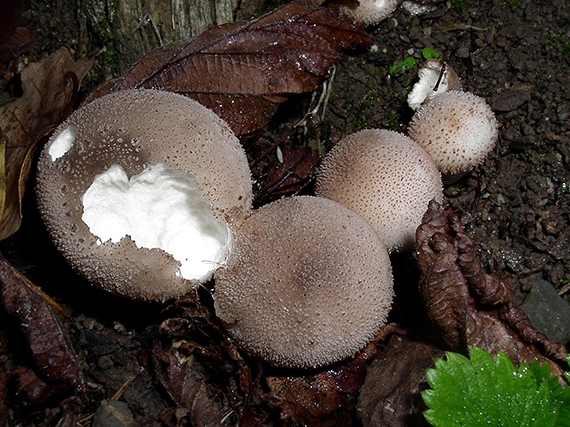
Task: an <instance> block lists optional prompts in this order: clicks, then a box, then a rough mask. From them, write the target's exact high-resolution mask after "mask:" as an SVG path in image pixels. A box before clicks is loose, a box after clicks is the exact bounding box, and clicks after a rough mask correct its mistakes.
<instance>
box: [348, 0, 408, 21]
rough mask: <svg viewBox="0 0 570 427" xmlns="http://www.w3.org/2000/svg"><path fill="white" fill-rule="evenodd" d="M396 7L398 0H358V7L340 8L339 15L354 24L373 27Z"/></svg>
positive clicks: (351, 5)
mask: <svg viewBox="0 0 570 427" xmlns="http://www.w3.org/2000/svg"><path fill="white" fill-rule="evenodd" d="M396 7H398V0H359V4H358V6H356V5H353V4H350V5H343V6H342V7H341V13H343V14H345V15H346V16H349V17H350V18H351V19H353V20H354V21H355V22H358V23H362V24H364V25H375V24H379V23H380V22H381V21H383V20H384V19H386V18H387V17H388V16H390V15H391V14H392V13H393V12H394V11H395V10H396Z"/></svg>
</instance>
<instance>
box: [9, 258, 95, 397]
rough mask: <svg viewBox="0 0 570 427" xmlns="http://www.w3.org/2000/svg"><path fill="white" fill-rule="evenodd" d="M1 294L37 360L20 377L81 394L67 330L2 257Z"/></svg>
mask: <svg viewBox="0 0 570 427" xmlns="http://www.w3.org/2000/svg"><path fill="white" fill-rule="evenodd" d="M0 297H1V298H2V302H3V305H4V307H5V309H6V312H7V313H8V314H9V315H11V316H13V317H14V318H16V319H17V320H18V323H19V325H20V329H21V330H22V332H23V333H24V335H25V336H26V339H27V341H28V345H29V347H30V350H31V353H32V355H33V357H34V360H35V362H36V369H35V370H34V372H31V371H28V370H27V369H24V370H23V371H22V372H21V375H19V377H20V379H21V380H22V381H26V382H32V383H35V384H37V386H39V384H40V382H43V381H44V380H45V381H46V384H45V387H50V386H53V387H55V388H57V389H58V390H59V389H62V390H61V391H63V389H66V390H65V391H67V392H71V393H74V394H76V395H79V396H83V395H84V393H85V378H84V377H83V373H82V371H81V369H80V367H79V362H78V361H77V356H76V354H75V351H74V349H73V347H72V345H71V341H70V339H69V337H68V335H67V332H66V331H65V330H64V329H63V328H62V326H61V324H60V322H59V320H58V319H57V317H56V316H55V314H54V312H53V310H52V307H51V306H50V305H49V303H48V302H47V301H46V299H45V298H44V297H43V296H42V295H41V294H40V292H39V291H38V290H37V289H36V287H35V286H34V285H33V284H31V283H30V282H29V281H28V280H27V279H26V278H25V277H24V276H23V275H22V274H21V273H20V272H19V271H18V270H16V269H15V268H14V267H12V266H11V265H10V264H9V263H8V262H7V261H6V260H5V259H4V258H3V257H1V256H0ZM40 377H41V378H40ZM25 378H26V379H25ZM37 386H36V388H37ZM22 388H23V389H25V388H26V387H25V386H23V387H22ZM32 388H34V387H32ZM48 394H49V391H46V395H48Z"/></svg>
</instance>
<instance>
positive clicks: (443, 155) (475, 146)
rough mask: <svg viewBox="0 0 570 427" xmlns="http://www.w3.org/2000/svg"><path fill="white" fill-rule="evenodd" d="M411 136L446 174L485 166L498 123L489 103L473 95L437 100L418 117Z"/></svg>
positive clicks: (456, 94) (455, 94) (451, 93)
mask: <svg viewBox="0 0 570 427" xmlns="http://www.w3.org/2000/svg"><path fill="white" fill-rule="evenodd" d="M408 134H409V135H410V137H411V138H412V139H414V140H415V141H417V143H418V144H419V145H421V146H422V147H423V148H424V150H426V152H427V153H428V154H429V155H430V156H431V157H432V158H433V159H434V161H435V163H436V164H437V166H438V168H439V170H440V171H441V172H442V173H443V174H457V173H460V172H466V171H468V170H470V169H472V168H474V167H475V166H477V165H479V164H481V163H482V162H483V160H484V159H485V158H486V157H487V155H488V154H489V153H490V152H491V151H492V150H493V148H494V146H495V142H496V141H497V138H498V135H499V130H498V123H497V119H496V118H495V115H494V114H493V111H492V110H491V107H490V106H489V105H488V104H487V103H486V102H485V100H484V99H483V98H481V97H479V96H476V95H474V94H472V93H469V92H461V91H449V92H446V93H443V94H441V95H438V96H436V97H434V98H433V99H432V100H430V101H429V102H427V103H426V104H424V105H422V107H421V108H420V109H418V111H417V112H416V113H415V114H414V116H413V117H412V120H411V121H410V125H409V127H408Z"/></svg>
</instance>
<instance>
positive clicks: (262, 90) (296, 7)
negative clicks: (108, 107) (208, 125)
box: [115, 0, 371, 135]
mask: <svg viewBox="0 0 570 427" xmlns="http://www.w3.org/2000/svg"><path fill="white" fill-rule="evenodd" d="M321 3H322V1H321V0H298V1H294V2H291V3H289V4H287V5H285V6H283V7H281V8H280V9H277V10H275V11H273V12H271V13H269V14H267V15H265V16H262V17H261V18H259V19H257V20H254V21H252V22H250V23H231V24H226V25H222V26H219V27H215V28H212V29H210V30H208V31H206V32H204V33H202V34H201V35H200V36H199V37H197V38H196V39H194V40H192V41H190V42H179V43H177V44H173V45H169V46H167V47H164V48H161V49H158V50H155V51H153V52H151V53H150V54H148V55H146V56H145V57H144V58H142V59H141V60H140V61H139V62H138V63H137V64H136V65H135V66H134V67H133V68H132V69H131V71H130V72H129V73H128V74H127V75H126V76H125V77H124V78H123V80H122V81H120V82H119V83H118V85H117V86H116V87H115V90H121V89H130V88H155V89H162V90H168V91H172V92H177V93H180V94H183V95H186V96H189V97H191V98H194V99H196V100H197V101H199V102H200V103H202V104H203V105H205V106H207V107H209V108H211V109H212V110H214V111H215V112H216V113H217V114H218V115H219V116H220V117H222V118H223V119H224V120H226V121H227V122H228V124H229V125H230V127H231V128H232V129H233V130H234V132H235V133H236V134H238V135H243V134H246V133H250V132H252V131H254V130H256V129H259V128H261V127H263V126H264V125H265V124H267V122H269V120H270V119H271V117H272V116H273V114H274V113H275V110H276V108H277V106H278V105H279V104H280V103H282V102H284V101H285V100H286V99H287V97H288V96H289V95H291V94H296V93H304V92H309V91H311V90H313V89H315V87H316V86H317V85H318V84H319V83H320V82H321V81H322V80H323V79H325V78H326V77H327V75H328V71H329V69H330V67H331V66H333V65H334V64H336V63H338V62H339V61H340V60H341V58H342V56H341V54H340V50H341V49H346V48H351V47H354V46H356V45H368V44H370V43H371V39H370V38H369V37H368V36H367V35H366V33H365V32H364V31H363V30H362V28H361V27H355V26H354V25H353V24H352V23H351V22H350V20H347V19H342V18H340V17H339V14H338V11H337V8H336V7H334V6H325V7H321V6H320V4H321Z"/></svg>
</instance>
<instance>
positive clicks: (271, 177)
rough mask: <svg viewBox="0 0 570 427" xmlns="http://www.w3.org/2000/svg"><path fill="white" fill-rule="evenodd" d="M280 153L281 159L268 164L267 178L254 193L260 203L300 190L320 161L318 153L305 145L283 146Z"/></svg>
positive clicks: (308, 180)
mask: <svg viewBox="0 0 570 427" xmlns="http://www.w3.org/2000/svg"><path fill="white" fill-rule="evenodd" d="M282 154H283V161H279V160H277V161H276V162H275V163H274V164H273V165H272V166H270V168H269V171H268V173H267V179H266V180H264V181H263V182H262V183H261V186H260V187H259V189H258V191H257V192H256V194H255V200H256V202H257V203H258V204H260V205H262V204H265V203H268V202H270V201H271V200H275V199H278V198H280V197H284V196H289V195H293V194H296V193H297V192H298V191H300V190H302V189H303V187H305V186H306V185H307V184H308V183H309V182H310V181H311V179H312V178H313V174H314V171H315V168H316V167H317V165H318V164H319V161H320V158H319V155H318V153H317V152H316V151H315V150H312V149H310V148H307V147H285V148H283V150H282Z"/></svg>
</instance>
